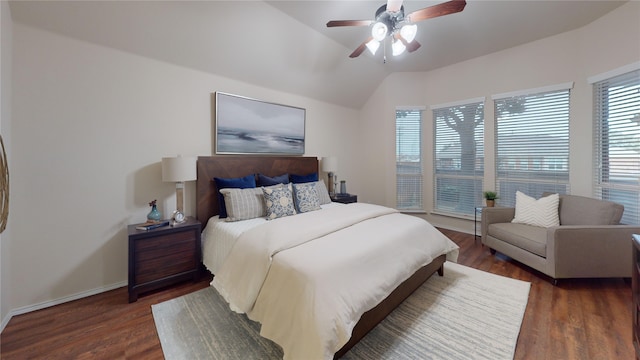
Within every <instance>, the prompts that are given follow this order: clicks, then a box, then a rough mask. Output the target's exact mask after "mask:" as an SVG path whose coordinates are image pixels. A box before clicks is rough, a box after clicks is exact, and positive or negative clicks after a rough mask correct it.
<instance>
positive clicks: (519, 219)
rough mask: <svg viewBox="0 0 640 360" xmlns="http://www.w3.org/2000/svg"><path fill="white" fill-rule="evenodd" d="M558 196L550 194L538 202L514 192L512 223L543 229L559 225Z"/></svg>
mask: <svg viewBox="0 0 640 360" xmlns="http://www.w3.org/2000/svg"><path fill="white" fill-rule="evenodd" d="M559 203H560V195H558V194H552V195H549V196H545V197H542V198H540V199H538V200H536V199H534V198H532V197H531V196H527V195H526V194H523V193H521V192H520V191H516V216H515V217H514V218H513V220H511V222H512V223H519V224H527V225H533V226H540V227H544V228H548V227H552V226H558V225H560V218H559V216H558V204H559Z"/></svg>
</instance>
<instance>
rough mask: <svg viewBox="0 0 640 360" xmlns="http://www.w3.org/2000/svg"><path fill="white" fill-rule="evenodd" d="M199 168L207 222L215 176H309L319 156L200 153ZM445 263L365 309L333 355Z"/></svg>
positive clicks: (200, 207) (200, 210)
mask: <svg viewBox="0 0 640 360" xmlns="http://www.w3.org/2000/svg"><path fill="white" fill-rule="evenodd" d="M197 169H198V170H197V171H198V180H197V181H196V196H197V205H196V218H197V219H198V220H199V221H200V222H201V223H202V224H205V225H206V224H207V221H208V220H209V218H211V217H212V216H215V215H218V214H219V211H220V210H219V209H220V205H219V204H218V192H217V189H216V186H215V183H214V182H213V178H214V177H220V178H237V177H243V176H247V175H248V174H257V173H260V174H263V175H266V176H270V177H274V176H278V175H281V174H284V173H289V174H297V175H307V174H310V173H315V172H318V159H317V158H316V157H287V156H200V157H198V162H197ZM444 262H445V255H442V256H439V257H438V258H436V259H435V260H433V261H432V262H431V263H430V264H427V265H425V266H424V267H422V268H420V269H418V271H416V272H415V273H414V274H413V275H412V276H411V277H410V278H408V279H407V280H405V281H404V282H403V283H402V284H400V285H399V286H398V287H397V288H396V289H395V290H394V291H393V292H392V293H391V294H389V296H387V298H385V299H384V300H382V302H380V303H379V304H378V305H377V306H376V307H374V308H373V309H371V310H369V311H367V312H365V313H364V314H363V315H362V317H361V318H360V320H359V321H358V323H357V324H356V326H355V327H354V329H353V331H352V333H351V338H350V339H349V341H348V342H347V343H346V344H345V345H344V346H343V347H342V348H341V349H340V350H338V351H337V352H336V354H335V356H334V358H335V359H337V358H340V357H341V356H343V355H344V354H346V353H347V351H349V349H351V348H352V347H353V346H354V345H355V344H356V343H357V342H358V341H360V339H362V338H363V337H364V336H365V335H366V334H367V333H368V332H369V331H370V330H371V329H373V328H374V327H375V326H376V325H377V324H378V323H380V322H381V321H382V320H383V319H384V318H385V317H386V316H387V315H389V314H390V313H391V312H392V311H393V310H394V309H395V308H396V307H398V305H400V304H401V303H402V302H403V301H404V300H405V299H406V298H407V297H409V295H411V294H412V293H413V292H414V291H415V290H416V289H417V288H419V287H420V286H421V285H422V284H423V283H424V282H425V281H426V280H427V279H429V278H430V277H431V275H433V274H434V273H435V272H438V274H439V275H440V276H442V275H443V264H444Z"/></svg>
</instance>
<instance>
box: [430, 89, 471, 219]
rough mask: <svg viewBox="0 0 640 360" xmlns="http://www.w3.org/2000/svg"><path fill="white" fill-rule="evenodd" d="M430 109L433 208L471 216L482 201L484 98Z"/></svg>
mask: <svg viewBox="0 0 640 360" xmlns="http://www.w3.org/2000/svg"><path fill="white" fill-rule="evenodd" d="M432 109H433V119H434V125H433V126H434V132H433V135H434V146H435V149H434V168H435V169H434V183H435V194H434V209H435V210H436V211H440V212H446V213H451V214H456V215H473V214H474V209H475V207H476V206H480V205H481V204H482V191H483V179H484V178H483V174H484V99H481V100H476V101H475V102H470V103H462V104H454V105H445V106H440V107H433V108H432Z"/></svg>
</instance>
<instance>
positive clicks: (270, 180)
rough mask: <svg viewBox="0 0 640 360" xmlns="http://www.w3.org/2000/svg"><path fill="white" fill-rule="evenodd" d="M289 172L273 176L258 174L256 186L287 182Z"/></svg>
mask: <svg viewBox="0 0 640 360" xmlns="http://www.w3.org/2000/svg"><path fill="white" fill-rule="evenodd" d="M288 183H289V174H282V175H278V176H274V177H268V176H266V175H262V174H258V186H271V185H278V184H288Z"/></svg>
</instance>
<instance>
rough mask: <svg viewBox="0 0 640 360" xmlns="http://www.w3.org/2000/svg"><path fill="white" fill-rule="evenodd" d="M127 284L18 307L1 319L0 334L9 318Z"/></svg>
mask: <svg viewBox="0 0 640 360" xmlns="http://www.w3.org/2000/svg"><path fill="white" fill-rule="evenodd" d="M127 284H128V283H127V282H126V281H121V282H118V283H115V284H111V285H107V286H102V287H99V288H95V289H91V290H87V291H81V292H79V293H76V294H73V295H69V296H65V297H61V298H59V299H54V300H48V301H43V302H41V303H38V304H33V305H27V306H23V307H19V308H17V309H13V310H11V311H9V313H8V314H7V316H5V317H4V318H3V319H2V324H1V327H0V333H1V332H2V331H4V328H5V327H6V326H7V324H9V321H11V318H12V317H14V316H16V315H22V314H26V313H30V312H32V311H36V310H41V309H45V308H48V307H51V306H56V305H60V304H64V303H66V302H69V301H74V300H78V299H82V298H85V297H89V296H92V295H96V294H100V293H103V292H107V291H111V290H115V289H117V288H121V287H123V286H127Z"/></svg>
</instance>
